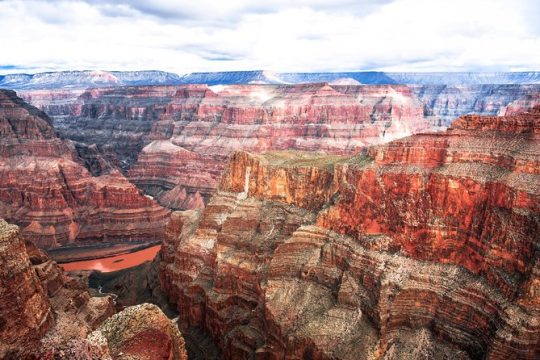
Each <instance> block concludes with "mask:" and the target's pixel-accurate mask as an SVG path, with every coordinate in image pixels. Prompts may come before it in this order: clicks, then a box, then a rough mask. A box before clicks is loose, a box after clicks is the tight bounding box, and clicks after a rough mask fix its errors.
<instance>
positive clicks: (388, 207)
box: [160, 108, 540, 359]
mask: <svg viewBox="0 0 540 360" xmlns="http://www.w3.org/2000/svg"><path fill="white" fill-rule="evenodd" d="M539 169H540V108H536V109H533V110H532V111H530V112H527V113H522V114H515V115H508V116H505V117H482V116H476V115H473V116H465V117H462V118H460V119H459V120H457V121H456V122H454V123H453V124H452V126H451V128H450V129H449V130H448V131H446V132H445V133H431V134H428V133H427V134H420V135H415V136H411V137H408V138H404V139H401V140H397V141H393V142H391V143H389V144H387V145H380V146H374V147H370V148H369V149H368V150H367V151H364V152H362V153H360V154H358V155H356V156H354V157H346V156H336V155H327V154H321V153H306V152H294V151H289V152H270V153H267V154H263V155H256V154H249V153H246V152H235V153H234V154H233V155H232V156H231V160H230V162H229V165H228V167H227V169H226V171H225V173H224V175H223V177H222V180H221V183H220V186H219V188H218V191H217V192H216V194H215V195H214V196H213V197H212V198H211V199H210V201H209V202H208V205H207V207H206V208H205V209H197V210H191V211H186V212H175V213H173V214H172V216H171V222H170V224H169V227H168V229H167V232H166V237H165V239H166V240H165V242H164V244H163V247H162V251H161V255H160V256H161V262H160V281H161V284H162V287H163V289H164V290H165V291H166V292H167V293H168V295H169V298H170V300H172V301H174V302H176V304H177V307H178V310H179V312H180V323H181V325H182V326H183V328H188V327H193V326H202V327H204V328H205V329H207V330H208V331H209V332H210V333H211V334H212V335H213V337H214V339H215V341H216V342H217V344H218V345H219V347H220V348H221V350H222V351H223V353H224V355H225V357H226V358H257V359H283V358H285V359H298V358H310V359H334V358H339V359H448V358H452V359H481V358H486V359H508V358H514V359H537V358H538V357H540V291H539V288H540V287H539V286H540V279H539V274H540V272H539V269H540V258H539V252H538V249H539V240H540V239H539V237H538V234H539V233H540V208H539V204H540V188H539V186H540V171H539Z"/></svg>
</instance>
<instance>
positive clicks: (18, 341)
mask: <svg viewBox="0 0 540 360" xmlns="http://www.w3.org/2000/svg"><path fill="white" fill-rule="evenodd" d="M0 241H1V248H0V260H1V261H0V277H1V279H0V289H1V292H0V319H1V326H0V340H1V341H0V357H1V358H2V359H26V358H36V357H37V356H38V355H39V354H41V356H44V357H45V358H48V356H53V355H54V354H59V353H60V352H61V351H63V349H64V348H66V347H69V345H68V343H69V342H70V341H71V340H76V339H80V338H84V337H85V336H86V334H87V333H88V332H89V331H90V330H91V329H93V328H94V327H95V326H97V324H99V323H100V322H101V321H103V320H104V319H105V318H106V317H108V316H110V315H112V313H113V311H114V310H113V306H112V301H111V299H110V298H109V297H102V298H93V297H90V295H89V293H88V291H87V290H86V289H85V288H84V287H83V286H81V285H80V284H79V283H78V282H77V281H75V280H74V279H72V278H70V277H69V276H67V275H66V274H65V273H64V272H63V271H62V269H61V268H60V267H59V266H58V265H57V264H56V263H55V262H53V261H51V260H50V259H49V258H48V257H47V256H46V255H45V254H44V253H43V252H42V251H41V250H38V249H37V248H36V247H35V246H34V245H33V244H31V243H29V242H26V244H25V242H24V240H23V239H22V237H21V236H20V233H19V229H18V227H17V226H15V225H9V224H8V223H6V222H5V221H4V220H2V219H0ZM51 358H52V357H51Z"/></svg>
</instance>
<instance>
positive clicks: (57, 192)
mask: <svg viewBox="0 0 540 360" xmlns="http://www.w3.org/2000/svg"><path fill="white" fill-rule="evenodd" d="M0 139H1V141H0V217H3V218H5V219H6V220H8V221H10V222H14V223H16V224H18V225H20V226H21V228H22V234H23V237H24V238H25V239H27V240H31V241H32V242H34V243H35V244H36V245H38V246H39V247H41V248H51V247H58V246H66V245H74V246H77V245H82V244H95V243H104V244H110V243H118V242H149V241H156V240H157V241H159V240H161V237H162V234H163V229H164V226H165V223H166V222H167V219H168V216H169V211H168V210H167V209H164V208H162V207H161V206H159V205H158V204H157V203H156V202H155V201H153V200H151V199H148V198H147V197H145V196H144V195H143V194H142V193H141V192H140V191H139V190H138V189H137V188H136V187H135V186H134V185H132V184H131V183H130V182H129V181H128V180H127V179H126V178H125V177H124V176H123V175H122V174H121V173H120V172H119V171H118V170H115V168H114V166H109V163H108V162H107V161H106V160H104V159H102V158H100V157H99V154H97V153H95V152H92V149H91V148H84V149H83V148H81V147H76V146H75V145H74V144H73V143H72V142H71V141H69V140H63V139H61V138H59V137H58V136H57V134H56V132H55V130H54V129H53V127H52V126H51V121H50V119H49V118H48V117H47V115H45V114H44V113H43V112H41V111H39V110H38V109H36V108H34V107H32V106H30V105H28V104H26V103H24V102H23V101H22V100H21V99H20V98H18V97H17V96H16V94H15V93H14V92H12V91H8V90H0ZM79 152H84V158H83V157H80V156H79ZM85 165H86V166H88V167H89V168H90V170H88V169H87V168H86V167H85ZM91 171H93V172H95V173H96V174H99V176H93V175H92V173H91Z"/></svg>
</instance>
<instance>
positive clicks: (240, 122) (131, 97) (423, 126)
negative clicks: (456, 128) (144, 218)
mask: <svg viewBox="0 0 540 360" xmlns="http://www.w3.org/2000/svg"><path fill="white" fill-rule="evenodd" d="M23 96H24V97H25V98H26V99H28V100H29V101H32V102H33V103H35V104H36V105H38V106H40V108H41V109H43V110H45V111H46V112H48V113H51V114H53V118H54V119H55V127H56V129H58V131H59V132H60V133H61V134H62V135H63V136H66V137H68V138H70V139H72V140H75V141H79V142H84V143H86V144H96V147H97V148H98V149H99V150H101V151H104V152H110V151H111V150H112V151H114V152H115V154H116V156H117V158H118V159H119V163H120V164H121V167H122V168H123V169H124V170H126V169H128V168H129V172H128V178H129V179H130V181H132V182H133V183H135V184H136V185H137V186H139V187H140V188H141V189H143V190H144V191H145V192H146V193H147V194H149V195H151V196H153V197H155V198H156V199H157V200H158V201H159V202H160V203H161V204H162V205H164V206H167V207H170V208H172V209H186V208H196V207H200V206H202V205H203V203H204V202H205V201H207V200H208V199H209V196H210V194H211V193H212V191H213V190H214V189H215V188H216V186H217V183H218V181H219V178H220V176H221V174H222V171H223V169H224V166H225V164H226V160H227V157H228V155H229V154H230V152H232V151H235V150H247V151H251V152H262V151H269V150H282V149H297V150H310V151H312V150H324V151H327V152H331V153H337V154H353V153H355V152H357V151H359V149H360V148H361V147H363V146H365V145H369V144H375V143H383V142H387V141H389V140H392V139H396V138H399V137H403V136H407V135H411V134H413V133H417V132H420V131H425V130H427V129H429V128H431V126H432V122H433V119H431V118H430V117H426V116H424V113H425V109H424V105H423V104H422V103H421V102H420V101H419V100H418V99H417V98H416V97H415V95H414V94H413V93H412V91H411V90H410V89H409V88H408V87H406V86H399V85H396V86H390V85H388V86H344V85H333V86H330V85H328V84H326V83H315V84H304V85H281V86H278V85H236V86H226V87H213V88H210V87H208V86H206V85H185V86H176V87H172V86H168V87H167V86H162V87H121V88H113V89H92V90H88V91H87V92H85V93H83V94H81V95H80V96H79V97H78V98H77V100H76V101H73V102H72V103H71V105H70V106H68V107H65V94H64V92H61V93H59V94H56V95H55V94H54V93H51V100H50V101H49V102H47V101H45V100H44V94H43V93H42V92H27V93H24V95H23ZM56 98H59V99H56Z"/></svg>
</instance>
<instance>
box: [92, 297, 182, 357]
mask: <svg viewBox="0 0 540 360" xmlns="http://www.w3.org/2000/svg"><path fill="white" fill-rule="evenodd" d="M88 341H89V342H90V343H91V344H96V345H99V346H101V347H102V348H105V349H106V350H105V351H104V352H105V353H106V354H107V355H106V356H104V358H107V356H109V358H112V359H115V360H123V359H125V360H157V359H174V360H187V353H186V348H185V344H184V339H183V337H182V335H181V334H180V331H179V330H178V326H177V325H176V324H175V323H174V322H173V321H171V320H169V319H168V318H167V317H166V316H165V315H164V314H163V312H161V310H160V309H159V308H158V307H157V306H156V305H151V304H142V305H136V306H131V307H128V308H126V309H125V310H123V311H122V312H120V313H118V314H115V315H113V316H112V317H110V318H109V319H107V320H106V321H105V322H104V323H103V324H101V325H100V326H99V328H98V329H97V330H96V331H94V332H93V333H92V334H90V335H89V336H88Z"/></svg>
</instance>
